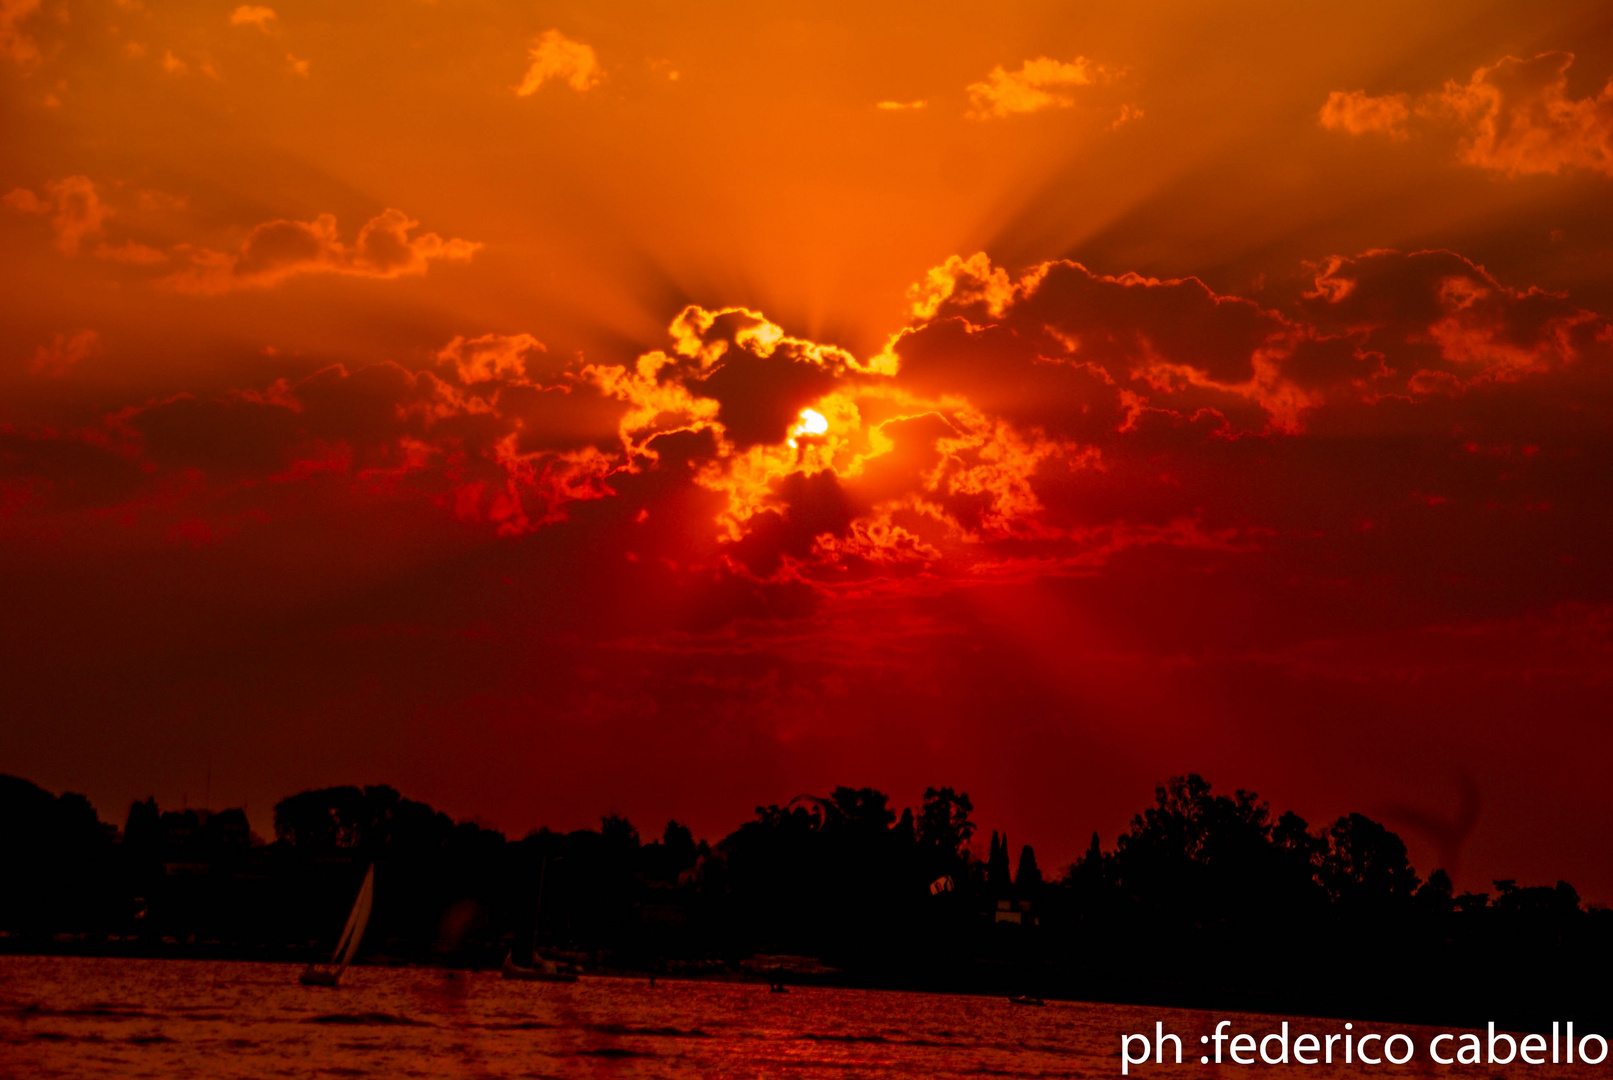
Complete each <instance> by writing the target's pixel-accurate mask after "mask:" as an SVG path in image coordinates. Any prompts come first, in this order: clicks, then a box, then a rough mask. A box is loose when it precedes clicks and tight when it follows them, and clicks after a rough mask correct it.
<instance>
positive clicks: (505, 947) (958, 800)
mask: <svg viewBox="0 0 1613 1080" xmlns="http://www.w3.org/2000/svg"><path fill="white" fill-rule="evenodd" d="M973 814H974V805H973V803H972V802H971V800H970V798H969V796H968V795H967V794H966V793H963V792H959V791H955V790H954V789H952V788H949V787H940V788H929V789H927V790H926V791H925V793H924V797H923V800H922V802H921V804H920V805H919V806H918V807H915V808H909V809H903V810H902V811H901V812H900V813H898V812H897V811H896V809H895V808H894V807H892V806H891V805H890V800H889V798H888V796H886V795H885V794H884V793H882V792H879V791H876V790H874V789H872V788H849V787H838V788H835V789H834V790H833V791H832V792H831V793H830V794H828V795H827V796H824V797H821V798H819V797H813V796H800V797H797V798H796V799H794V800H791V801H790V802H788V803H786V804H784V805H768V806H761V807H757V809H756V814H755V817H754V818H753V819H752V820H750V821H747V822H745V823H744V824H743V825H741V826H740V827H739V828H737V829H736V830H734V831H733V832H732V833H730V834H729V835H728V836H726V837H724V838H722V839H721V840H719V841H718V842H716V843H715V844H711V843H708V842H706V841H704V840H701V841H697V840H696V839H695V837H694V836H693V834H692V833H691V832H690V830H689V829H688V828H687V827H686V826H684V825H682V824H679V823H678V822H676V821H669V822H667V824H666V826H665V827H664V828H663V829H662V831H661V834H660V836H659V837H656V838H653V839H650V840H648V841H646V840H644V839H643V838H642V837H641V836H640V834H639V832H638V830H637V829H636V828H635V827H634V826H633V824H632V823H631V822H629V821H627V820H626V819H625V818H622V817H620V816H617V815H614V814H611V815H606V816H604V817H602V818H601V820H600V827H599V828H597V829H579V830H575V831H572V832H567V833H560V832H553V831H550V830H548V829H546V828H544V829H538V830H536V831H534V832H531V833H529V834H527V835H526V836H525V837H523V838H521V839H519V840H513V841H512V840H509V839H507V838H506V837H505V836H504V835H503V834H502V833H500V832H497V831H495V830H492V829H489V828H486V827H483V826H481V825H478V824H476V823H474V822H455V821H454V820H452V819H451V818H450V817H449V816H448V815H447V814H444V813H443V812H441V811H439V810H436V809H434V808H433V807H431V806H429V805H427V804H425V803H422V802H417V801H415V800H412V799H407V798H404V797H403V796H402V795H400V794H399V793H398V792H397V791H396V790H394V789H393V788H391V787H387V786H384V785H382V786H371V787H363V788H359V787H333V788H323V789H319V790H314V791H304V792H302V793H300V794H297V795H292V796H290V797H288V798H286V799H283V800H281V801H280V803H279V804H277V805H276V807H275V810H274V830H275V838H274V840H273V841H272V842H265V841H264V840H262V839H260V838H258V837H255V836H253V835H252V833H251V831H250V828H249V824H248V821H247V818H246V815H245V813H244V812H243V811H241V810H239V809H232V810H223V811H217V812H210V811H204V810H190V809H183V810H166V811H164V810H162V809H160V808H159V807H158V806H157V804H156V802H155V801H154V800H151V799H146V800H144V801H141V802H136V803H135V804H134V805H133V806H132V807H131V808H130V810H129V814H128V817H127V819H126V822H125V825H124V827H123V828H122V830H121V831H120V830H119V829H118V828H116V827H115V826H113V825H109V824H106V823H104V822H102V821H100V820H99V818H98V817H97V815H96V813H95V810H94V808H93V807H91V805H90V803H89V802H88V800H86V799H85V798H84V797H83V796H81V795H75V794H72V793H67V794H63V795H61V796H54V795H52V794H51V793H49V792H47V791H44V790H43V789H41V788H39V787H37V786H35V785H33V784H31V783H29V782H27V781H25V780H20V779H17V778H14V777H4V776H0V865H3V866H4V868H5V873H4V875H3V876H0V933H3V934H4V935H5V936H4V937H3V938H0V948H5V949H7V950H10V951H70V952H71V951H78V952H96V953H113V954H118V953H123V954H133V955H207V956H228V957H240V958H256V959H285V960H298V961H301V960H306V959H309V958H311V957H314V956H317V955H319V954H320V953H321V952H322V951H325V950H328V949H329V947H330V944H331V940H332V939H333V937H334V935H335V932H336V930H337V929H338V928H339V927H340V925H341V922H342V919H343V917H344V916H345V913H346V909H347V906H348V905H349V904H350V903H351V901H352V896H353V893H354V890H355V889H356V887H357V884H358V881H359V879H360V877H361V876H362V875H363V873H364V870H365V868H366V867H367V866H368V865H369V864H371V863H372V862H373V863H374V864H375V865H376V868H377V869H376V874H377V884H376V903H375V908H374V914H373V917H372V920H371V923H370V928H369V931H368V933H367V934H366V937H365V941H364V947H363V949H362V950H361V953H360V958H361V962H369V963H438V964H449V965H459V966H494V965H497V964H498V963H499V961H500V960H501V959H502V957H503V956H504V954H505V953H506V952H507V951H513V952H514V953H515V955H516V958H517V960H518V961H521V962H524V961H525V959H526V958H527V956H529V955H530V952H531V950H532V949H533V948H534V947H536V948H537V949H539V950H541V951H543V952H544V953H546V954H551V955H561V956H564V957H565V958H567V959H570V960H573V961H575V962H580V963H583V964H584V965H587V966H592V967H593V968H595V969H597V970H619V971H651V972H666V973H685V974H691V975H700V974H705V975H726V976H729V977H733V976H735V975H737V974H740V973H743V972H744V971H745V970H746V969H747V964H750V965H751V966H752V967H754V966H755V964H756V963H757V961H755V960H753V959H751V958H754V957H757V956H762V957H767V958H771V959H769V960H767V961H765V962H766V963H771V964H775V965H777V966H780V967H782V966H784V965H786V964H788V965H790V967H789V970H790V971H791V972H793V975H792V976H791V977H794V978H799V979H802V980H808V979H814V980H819V981H832V982H838V983H846V984H854V985H869V986H885V987H893V988H910V989H947V990H975V991H990V992H1006V993H1027V992H1028V993H1035V994H1041V995H1044V996H1051V995H1062V996H1070V997H1078V998H1085V999H1091V1000H1115V1001H1130V1002H1137V1003H1157V1004H1181V1005H1203V1006H1216V1007H1242V1008H1251V1009H1268V1010H1274V1011H1301V1012H1325V1013H1334V1014H1340V1015H1344V1014H1348V1015H1353V1016H1358V1017H1364V1018H1372V1017H1373V1016H1382V1017H1383V1018H1390V1019H1423V1020H1429V1021H1439V1022H1466V1023H1483V1022H1486V1021H1488V1020H1492V1019H1493V1020H1497V1021H1498V1022H1508V1021H1511V1022H1514V1023H1520V1024H1524V1023H1529V1022H1532V1021H1536V1020H1547V1021H1549V1020H1550V1019H1573V1018H1579V1019H1581V1021H1582V1022H1589V1023H1598V1022H1602V1023H1604V1024H1605V1021H1606V1020H1607V1019H1608V1018H1609V1017H1610V1016H1613V1007H1610V1006H1613V994H1610V992H1609V990H1608V988H1607V982H1606V980H1605V978H1603V977H1602V975H1600V974H1599V973H1601V972H1605V971H1606V970H1607V966H1608V961H1609V960H1613V912H1609V911H1608V910H1605V909H1601V908H1596V909H1589V908H1587V907H1586V906H1585V905H1582V904H1581V903H1580V899H1579V897H1578V895H1577V893H1576V892H1575V890H1574V889H1573V887H1572V886H1570V885H1569V884H1568V883H1566V882H1561V881H1559V882H1557V883H1555V885H1551V886H1519V885H1518V884H1517V883H1516V882H1515V881H1510V880H1502V881H1497V882H1495V883H1494V889H1495V891H1494V892H1493V893H1491V892H1477V893H1475V892H1465V893H1462V894H1460V895H1457V894H1455V893H1454V890H1453V888H1452V885H1451V881H1450V878H1449V877H1448V875H1446V873H1445V872H1444V871H1443V870H1435V871H1434V872H1433V873H1431V874H1430V875H1429V876H1428V878H1427V879H1426V880H1424V879H1422V878H1421V877H1420V876H1419V875H1418V873H1417V872H1416V870H1415V869H1414V868H1413V867H1412V865H1411V862H1410V860H1409V858H1408V856H1407V852H1406V847H1405V844H1404V843H1403V842H1402V841H1401V840H1400V838H1399V837H1398V836H1396V835H1395V834H1394V833H1393V832H1392V831H1390V830H1389V829H1387V828H1385V827H1384V826H1383V825H1382V824H1380V823H1378V822H1376V821H1373V820H1371V819H1370V818H1368V817H1365V816H1363V815H1361V814H1348V815H1345V816H1343V817H1340V818H1339V819H1337V820H1336V821H1334V822H1333V823H1331V824H1329V825H1326V826H1324V827H1322V828H1312V827H1311V826H1310V825H1309V824H1308V823H1307V822H1305V821H1304V820H1303V819H1302V818H1300V817H1299V816H1298V815H1296V814H1294V813H1293V812H1287V813H1283V814H1281V815H1277V816H1274V815H1273V812H1272V810H1271V808H1270V807H1269V806H1268V804H1266V803H1265V802H1263V801H1261V800H1260V799H1259V797H1258V796H1257V795H1255V794H1254V793H1253V792H1249V791H1242V790H1239V791H1236V792H1233V793H1232V794H1230V795H1229V794H1224V793H1216V792H1215V791H1213V790H1212V788H1211V785H1210V784H1209V783H1208V782H1207V781H1205V780H1204V779H1203V778H1202V777H1200V776H1197V775H1187V776H1182V777H1174V778H1172V779H1170V780H1169V781H1167V782H1166V783H1163V784H1160V785H1159V786H1158V787H1157V788H1156V790H1155V797H1154V802H1153V804H1152V805H1150V806H1149V807H1147V808H1146V809H1144V810H1143V811H1142V812H1141V813H1139V814H1137V815H1136V816H1135V817H1134V818H1133V819H1132V822H1131V825H1130V827H1129V829H1128V830H1127V831H1126V832H1125V833H1124V834H1122V835H1121V836H1120V837H1119V838H1118V839H1117V841H1116V843H1115V844H1114V846H1113V847H1112V848H1109V849H1105V848H1104V847H1103V846H1102V844H1101V842H1100V838H1099V837H1098V835H1097V834H1096V833H1094V834H1093V836H1092V842H1091V845H1090V847H1089V848H1088V850H1087V851H1086V853H1085V854H1084V855H1083V856H1082V857H1081V858H1079V859H1077V860H1076V861H1075V862H1074V863H1073V864H1072V865H1070V866H1069V867H1067V868H1066V869H1065V870H1064V871H1063V872H1062V873H1059V874H1057V875H1053V876H1048V875H1044V873H1043V872H1042V870H1041V869H1040V868H1039V866H1038V863H1037V860H1036V855H1035V852H1034V850H1033V849H1032V848H1031V847H1030V846H1028V845H1027V846H1023V847H1022V848H1021V849H1020V850H1019V852H1018V854H1017V859H1014V858H1012V857H1011V856H1012V852H1011V849H1010V846H1009V842H1008V837H1007V836H1006V835H999V834H998V833H996V832H993V833H991V834H990V839H989V843H988V845H987V855H986V857H985V858H984V859H980V858H978V857H976V855H975V854H974V853H973V846H972V843H973V840H974V838H975V834H976V824H975V821H974V819H973ZM781 957H782V958H789V957H794V958H802V959H799V960H786V959H780V958H781ZM806 958H810V959H806Z"/></svg>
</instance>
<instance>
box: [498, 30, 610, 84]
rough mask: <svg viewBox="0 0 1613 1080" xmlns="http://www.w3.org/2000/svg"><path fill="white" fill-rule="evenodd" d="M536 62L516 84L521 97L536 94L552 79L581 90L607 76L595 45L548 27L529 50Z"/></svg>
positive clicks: (533, 61) (529, 54) (533, 60)
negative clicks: (596, 52)
mask: <svg viewBox="0 0 1613 1080" xmlns="http://www.w3.org/2000/svg"><path fill="white" fill-rule="evenodd" d="M528 56H530V57H531V60H532V64H531V66H529V67H528V68H527V70H526V75H525V76H524V77H522V79H521V84H520V85H519V86H517V87H515V93H516V96H517V97H527V96H528V95H531V94H535V93H537V92H538V90H539V89H541V88H542V86H543V84H544V83H546V82H550V81H557V82H563V83H565V84H566V85H567V86H569V87H571V88H572V89H573V90H575V91H577V93H579V94H581V93H583V92H585V91H587V90H591V89H593V88H594V87H595V86H598V85H599V83H600V82H601V81H603V79H604V78H605V72H604V70H603V69H602V68H601V67H600V66H599V58H598V57H597V56H595V55H594V47H593V46H592V45H584V44H583V43H582V42H580V41H572V40H571V39H570V38H568V37H566V35H564V34H562V33H561V32H560V31H559V30H545V31H544V32H543V33H542V34H540V35H538V40H537V41H536V43H534V44H533V46H532V48H531V49H529V50H528Z"/></svg>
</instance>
